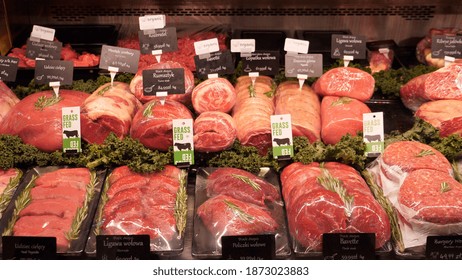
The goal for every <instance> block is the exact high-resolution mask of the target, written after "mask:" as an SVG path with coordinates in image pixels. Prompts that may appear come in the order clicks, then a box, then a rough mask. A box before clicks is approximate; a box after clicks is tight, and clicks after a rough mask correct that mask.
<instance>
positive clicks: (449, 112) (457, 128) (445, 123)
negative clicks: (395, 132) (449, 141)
mask: <svg viewBox="0 0 462 280" xmlns="http://www.w3.org/2000/svg"><path fill="white" fill-rule="evenodd" d="M415 116H416V117H419V118H421V119H423V120H424V121H426V122H428V123H430V124H431V125H433V126H434V127H435V128H437V129H439V130H440V136H442V137H446V136H448V135H451V134H460V133H461V132H462V122H461V121H460V119H461V118H462V100H435V101H429V102H426V103H424V104H422V106H420V107H419V109H418V110H417V112H416V113H415Z"/></svg>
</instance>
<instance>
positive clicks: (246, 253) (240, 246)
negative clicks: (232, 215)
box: [221, 234, 276, 260]
mask: <svg viewBox="0 0 462 280" xmlns="http://www.w3.org/2000/svg"><path fill="white" fill-rule="evenodd" d="M221 244H222V253H221V255H222V259H224V260H272V259H275V256H276V249H275V248H276V247H275V246H276V245H275V238H274V234H265V235H243V236H222V237H221Z"/></svg>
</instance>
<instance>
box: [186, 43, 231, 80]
mask: <svg viewBox="0 0 462 280" xmlns="http://www.w3.org/2000/svg"><path fill="white" fill-rule="evenodd" d="M194 62H195V64H196V74H197V76H198V77H199V78H201V79H205V78H207V76H208V75H209V74H218V75H226V74H233V73H234V63H233V57H232V55H231V52H230V51H229V50H227V51H219V52H214V53H211V54H210V56H206V57H204V58H201V57H200V56H198V55H196V56H194Z"/></svg>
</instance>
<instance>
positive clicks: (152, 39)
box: [138, 27, 178, 54]
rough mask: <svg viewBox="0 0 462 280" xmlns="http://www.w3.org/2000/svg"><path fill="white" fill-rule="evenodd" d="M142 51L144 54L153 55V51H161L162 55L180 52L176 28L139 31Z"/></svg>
mask: <svg viewBox="0 0 462 280" xmlns="http://www.w3.org/2000/svg"><path fill="white" fill-rule="evenodd" d="M138 37H139V40H140V51H141V53H142V54H151V53H152V51H157V50H161V51H162V53H166V52H174V51H176V50H178V38H177V35H176V28H175V27H167V28H161V29H153V30H140V31H138Z"/></svg>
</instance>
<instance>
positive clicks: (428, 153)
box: [415, 150, 435, 157]
mask: <svg viewBox="0 0 462 280" xmlns="http://www.w3.org/2000/svg"><path fill="white" fill-rule="evenodd" d="M434 154H435V153H434V152H433V151H432V150H421V151H420V153H418V154H417V155H416V156H415V157H425V156H431V155H434Z"/></svg>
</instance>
